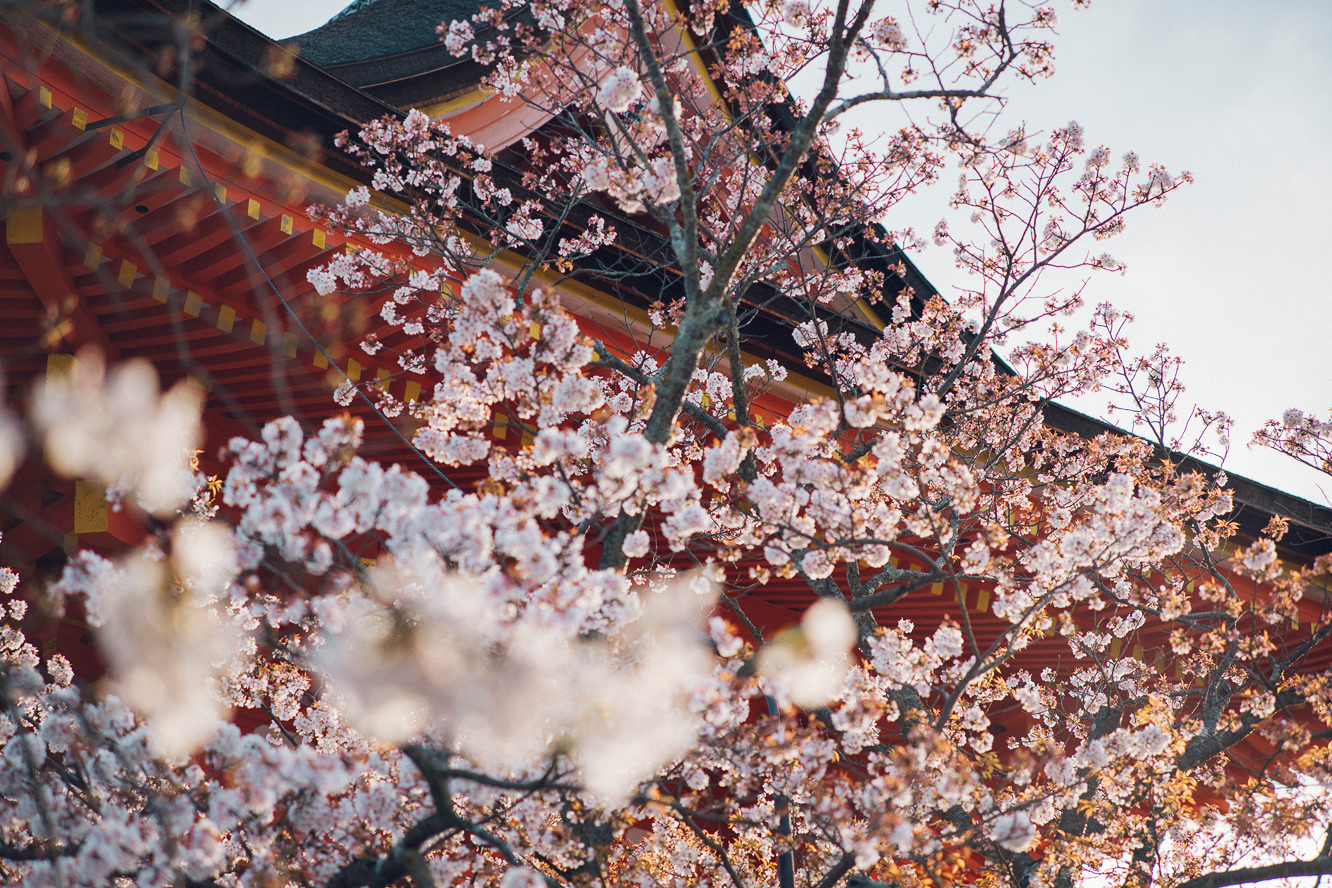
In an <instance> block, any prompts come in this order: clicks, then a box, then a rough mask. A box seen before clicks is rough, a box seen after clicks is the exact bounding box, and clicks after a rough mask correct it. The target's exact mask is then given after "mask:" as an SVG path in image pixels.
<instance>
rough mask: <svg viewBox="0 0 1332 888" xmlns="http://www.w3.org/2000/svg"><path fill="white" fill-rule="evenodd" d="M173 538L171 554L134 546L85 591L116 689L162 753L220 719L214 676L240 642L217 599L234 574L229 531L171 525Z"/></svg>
mask: <svg viewBox="0 0 1332 888" xmlns="http://www.w3.org/2000/svg"><path fill="white" fill-rule="evenodd" d="M174 542H175V545H174V546H173V549H174V550H175V554H173V556H172V557H171V558H170V559H167V558H164V557H162V556H161V555H160V554H159V553H156V552H151V551H139V552H136V553H134V554H133V555H131V556H130V557H129V558H127V559H125V560H124V561H123V562H121V563H120V564H119V565H117V566H116V568H115V569H112V570H106V571H102V572H99V573H98V574H97V576H98V578H99V580H100V581H99V583H98V585H97V588H90V589H87V590H86V591H87V594H88V596H89V598H90V602H89V610H90V613H91V612H95V613H97V614H98V616H99V618H100V622H101V625H100V626H99V627H98V634H97V635H98V642H99V645H100V647H101V650H102V652H103V653H104V654H105V656H106V659H107V662H108V664H109V665H110V667H111V674H112V678H113V683H114V690H115V692H116V693H117V694H118V695H119V696H120V698H121V699H122V700H124V702H125V703H126V704H128V705H129V706H130V707H131V708H132V709H134V710H135V711H136V712H138V713H139V714H140V715H142V716H143V717H144V719H145V720H146V721H147V723H148V727H149V730H150V732H151V734H152V737H153V740H154V741H155V743H156V744H157V746H158V748H159V749H160V750H161V751H162V753H164V754H165V755H167V756H169V757H178V756H181V755H186V754H188V753H190V752H192V751H193V750H195V749H197V748H198V747H199V746H200V745H201V744H202V743H203V742H204V741H206V740H207V739H208V737H209V736H211V734H212V733H213V731H214V730H216V728H217V726H218V725H219V724H220V719H221V716H222V715H223V714H224V713H223V712H222V706H221V704H220V703H219V701H218V696H217V693H216V689H215V686H216V681H217V678H218V675H219V673H220V672H221V671H222V670H223V669H224V668H226V666H227V665H228V663H229V661H230V660H231V658H233V657H235V656H236V652H237V651H238V650H239V649H240V638H239V635H238V633H237V631H236V628H235V627H234V626H233V625H232V624H230V622H229V621H228V620H227V619H226V618H225V616H224V614H223V613H222V611H221V610H220V608H219V605H218V602H217V598H218V597H219V596H220V594H221V593H222V592H223V591H224V590H225V589H226V587H227V586H228V585H229V583H230V581H231V577H232V567H231V565H232V561H233V557H232V552H231V543H230V535H229V534H228V532H227V531H226V530H224V529H222V528H221V527H220V526H217V525H212V524H203V523H202V522H199V523H196V524H190V525H186V526H182V527H180V528H177V530H176V538H175V541H174Z"/></svg>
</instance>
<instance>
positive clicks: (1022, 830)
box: [990, 811, 1036, 853]
mask: <svg viewBox="0 0 1332 888" xmlns="http://www.w3.org/2000/svg"><path fill="white" fill-rule="evenodd" d="M990 832H991V834H992V835H993V836H994V841H995V842H996V843H997V844H998V845H1000V846H1001V847H1003V848H1006V849H1007V850H1009V851H1012V852H1014V853H1021V852H1023V851H1026V850H1027V849H1028V848H1030V847H1031V843H1032V842H1034V841H1035V840H1036V827H1035V826H1033V825H1032V822H1031V818H1030V817H1028V816H1027V815H1026V814H1025V813H1024V812H1022V811H1012V812H1009V813H1008V814H1001V815H999V816H998V817H996V818H995V820H994V824H993V825H992V826H991V827H990Z"/></svg>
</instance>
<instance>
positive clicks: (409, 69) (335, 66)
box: [282, 0, 483, 107]
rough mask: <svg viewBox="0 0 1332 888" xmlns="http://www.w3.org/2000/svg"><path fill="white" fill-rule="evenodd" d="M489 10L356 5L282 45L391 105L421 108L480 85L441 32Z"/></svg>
mask: <svg viewBox="0 0 1332 888" xmlns="http://www.w3.org/2000/svg"><path fill="white" fill-rule="evenodd" d="M482 5H483V4H482V3H481V2H478V0H354V2H352V3H351V4H350V5H349V6H347V7H346V8H345V9H343V10H342V11H341V12H339V13H338V14H337V15H335V16H333V18H331V19H329V20H328V21H327V22H325V23H324V24H322V25H320V26H319V27H318V28H315V29H314V30H311V31H306V32H305V33H304V34H298V35H296V36H295V37H290V38H287V39H286V40H284V41H282V43H283V45H284V46H287V47H288V48H292V49H296V50H297V51H298V52H299V53H300V55H301V58H303V59H305V60H306V61H308V62H310V63H312V64H314V65H318V66H319V67H321V68H323V69H324V70H326V71H328V72H329V73H330V74H333V75H335V76H337V77H339V78H341V79H342V80H344V81H346V82H347V83H349V84H351V85H352V86H356V87H360V88H361V89H364V90H366V91H367V92H370V93H371V94H372V95H375V96H376V97H377V98H381V99H383V100H384V101H386V102H389V103H390V104H394V105H397V106H399V107H406V106H408V105H419V104H423V103H426V102H434V101H440V100H442V99H447V98H452V96H453V95H456V94H458V93H459V92H460V91H463V90H465V89H470V88H471V87H472V86H474V85H475V84H476V83H477V81H478V80H479V79H480V75H481V69H480V67H479V66H477V65H475V64H474V63H473V62H471V60H470V59H458V58H455V57H454V56H453V55H451V54H450V53H449V52H448V51H447V50H446V49H445V48H444V47H443V46H442V45H441V44H440V42H439V37H438V35H437V34H436V31H435V29H436V28H437V27H438V26H439V25H440V24H441V23H447V22H451V21H454V20H455V19H467V18H470V17H471V16H472V15H473V14H474V13H475V12H476V11H477V10H478V9H479V8H480V7H481V6H482ZM441 75H445V76H441Z"/></svg>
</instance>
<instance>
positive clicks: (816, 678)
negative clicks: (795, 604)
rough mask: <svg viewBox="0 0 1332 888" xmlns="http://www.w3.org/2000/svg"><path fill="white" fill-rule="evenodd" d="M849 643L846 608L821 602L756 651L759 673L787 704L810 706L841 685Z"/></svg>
mask: <svg viewBox="0 0 1332 888" xmlns="http://www.w3.org/2000/svg"><path fill="white" fill-rule="evenodd" d="M855 641H856V624H855V621H854V620H853V619H852V618H851V612H850V610H848V609H847V606H846V605H845V604H844V603H842V602H840V601H836V600H834V599H831V598H821V599H819V600H818V601H816V602H815V603H814V604H813V605H811V606H810V608H809V610H807V611H805V616H804V617H802V618H801V620H800V625H799V626H798V627H793V628H791V629H788V630H786V631H785V632H783V633H782V634H781V635H778V636H777V637H776V638H775V639H773V640H772V642H771V643H769V644H768V645H766V646H764V648H763V650H761V651H759V657H758V668H759V672H760V673H761V674H762V675H763V677H764V678H766V679H768V680H769V681H771V682H773V683H774V684H775V685H776V686H777V688H778V689H779V690H780V691H781V692H783V693H784V694H785V695H786V697H787V698H788V699H790V701H791V702H792V703H794V704H796V705H797V706H800V707H802V708H804V709H812V708H816V707H819V706H822V705H824V704H825V703H827V702H828V701H829V700H831V699H832V698H833V696H834V695H836V694H837V692H838V690H839V689H840V688H841V687H842V682H843V680H844V679H845V677H846V671H847V669H848V668H849V667H850V665H851V658H850V649H851V645H853V644H855Z"/></svg>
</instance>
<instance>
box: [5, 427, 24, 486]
mask: <svg viewBox="0 0 1332 888" xmlns="http://www.w3.org/2000/svg"><path fill="white" fill-rule="evenodd" d="M22 461H23V429H22V428H21V427H20V426H19V423H18V419H16V418H15V416H14V414H13V413H11V412H9V411H8V410H6V409H5V408H4V407H3V406H0V490H4V489H5V487H6V486H8V484H9V479H10V478H12V477H14V470H15V469H17V468H18V466H19V463H20V462H22Z"/></svg>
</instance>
